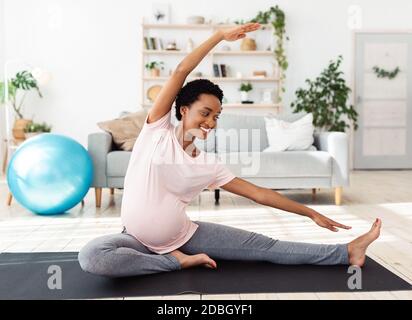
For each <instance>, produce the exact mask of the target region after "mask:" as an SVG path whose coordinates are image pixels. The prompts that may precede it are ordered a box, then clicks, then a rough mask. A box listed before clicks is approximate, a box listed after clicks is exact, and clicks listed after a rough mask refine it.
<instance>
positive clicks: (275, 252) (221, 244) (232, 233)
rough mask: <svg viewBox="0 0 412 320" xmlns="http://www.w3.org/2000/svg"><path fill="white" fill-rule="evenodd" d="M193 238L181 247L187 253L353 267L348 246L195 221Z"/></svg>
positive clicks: (217, 257) (237, 258)
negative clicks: (287, 238) (197, 226)
mask: <svg viewBox="0 0 412 320" xmlns="http://www.w3.org/2000/svg"><path fill="white" fill-rule="evenodd" d="M195 223H196V224H198V225H199V228H198V229H197V230H196V232H195V234H194V235H193V237H192V238H191V239H190V240H189V241H188V242H186V243H185V244H184V245H183V246H182V247H180V248H179V250H180V251H182V252H183V253H185V254H197V253H205V254H207V255H209V256H210V257H211V258H213V259H222V260H249V261H251V260H252V261H253V260H254V261H268V262H272V263H277V264H317V265H335V264H345V265H347V264H349V257H348V249H347V244H336V245H330V244H312V243H302V242H290V241H280V240H275V239H272V238H270V237H267V236H265V235H262V234H258V233H255V232H250V231H246V230H242V229H238V228H233V227H229V226H225V225H221V224H215V223H210V222H202V221H195Z"/></svg>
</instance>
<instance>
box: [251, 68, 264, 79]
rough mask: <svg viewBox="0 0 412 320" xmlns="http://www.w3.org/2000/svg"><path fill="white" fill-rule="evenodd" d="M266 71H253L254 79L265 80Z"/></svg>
mask: <svg viewBox="0 0 412 320" xmlns="http://www.w3.org/2000/svg"><path fill="white" fill-rule="evenodd" d="M266 75H267V74H266V71H265V70H256V71H253V77H255V78H265V77H266Z"/></svg>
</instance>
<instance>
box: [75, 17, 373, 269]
mask: <svg viewBox="0 0 412 320" xmlns="http://www.w3.org/2000/svg"><path fill="white" fill-rule="evenodd" d="M259 27H260V25H259V24H257V23H248V24H244V25H241V26H238V27H234V28H230V29H221V30H218V31H216V32H215V33H214V34H213V35H212V36H211V37H210V38H209V39H207V40H206V41H205V42H203V43H202V44H201V45H200V46H199V47H197V48H196V49H195V50H194V51H192V52H191V53H190V54H188V55H187V56H186V57H185V58H184V59H183V60H182V61H181V62H180V63H179V65H178V66H177V67H176V69H175V71H174V72H173V74H172V75H171V76H170V78H169V79H168V81H167V83H166V84H165V85H164V87H163V88H162V90H161V92H160V93H159V95H158V96H157V99H156V101H155V102H154V105H153V107H152V108H151V109H150V111H149V113H148V115H147V117H146V119H145V123H144V126H143V128H142V130H141V132H140V134H139V137H138V139H137V140H136V143H135V145H134V147H133V151H132V154H131V158H130V162H129V165H128V168H127V172H126V176H125V182H124V190H123V199H122V205H121V219H122V225H123V231H122V232H121V233H118V234H113V235H106V236H102V237H99V238H96V239H94V240H92V241H90V242H89V243H88V244H87V245H86V246H84V247H83V248H82V249H81V251H80V252H79V262H80V266H81V267H82V269H83V270H84V271H86V272H90V273H93V274H98V275H104V276H109V277H124V276H136V275H145V274H151V273H157V272H164V271H173V270H179V269H184V268H189V267H193V266H198V265H202V266H205V267H208V268H212V269H215V268H217V264H216V261H215V260H214V259H223V260H229V259H233V260H255V261H268V262H272V263H278V264H317V265H334V264H346V265H349V264H352V265H358V266H362V265H363V264H364V261H365V252H366V249H367V247H368V246H369V245H370V244H371V243H372V242H373V241H374V240H376V239H377V238H378V236H379V232H380V227H381V221H380V220H379V219H376V221H375V222H374V223H373V225H372V228H371V230H370V231H369V232H367V233H365V234H364V235H362V236H360V237H359V238H356V239H355V240H353V241H351V242H350V243H343V244H335V245H330V244H311V243H300V242H289V241H280V240H276V239H273V238H270V237H267V236H265V235H262V234H258V233H255V232H249V231H246V230H242V229H237V228H233V227H229V226H225V225H221V224H215V223H208V222H202V221H191V220H190V219H189V218H188V216H187V215H186V212H185V209H186V206H187V205H188V204H189V203H190V201H191V200H192V199H193V198H194V197H196V196H197V195H198V194H199V193H200V192H202V190H204V189H205V188H210V189H213V188H222V189H224V190H226V191H229V192H232V193H234V194H237V195H240V196H243V197H246V198H248V199H251V200H253V201H255V202H256V203H259V204H261V205H266V206H270V207H273V208H278V209H281V210H284V211H288V212H292V213H296V214H299V215H303V216H307V217H308V218H310V219H312V220H313V221H314V222H315V223H316V224H317V225H319V226H320V227H323V228H327V229H329V230H331V231H335V232H336V231H338V228H342V229H350V227H348V226H345V225H342V224H340V223H337V222H335V221H333V220H331V219H329V218H327V217H325V216H324V215H322V214H320V213H318V212H316V211H315V210H313V209H311V208H308V207H305V206H303V205H301V204H299V203H297V202H294V201H292V200H289V199H288V198H286V197H284V196H282V195H281V194H279V193H277V192H276V191H273V190H271V189H267V188H263V187H259V186H256V185H254V184H252V183H249V182H247V181H245V180H242V179H240V178H238V177H236V176H234V175H233V174H232V173H231V172H230V171H229V170H228V169H227V168H226V167H225V166H224V165H223V164H222V163H221V161H219V160H218V157H216V155H215V154H214V153H206V152H203V151H202V150H199V149H197V148H196V147H195V145H194V141H195V139H196V138H198V139H202V140H205V139H206V138H207V135H208V134H209V133H210V130H213V129H214V128H215V127H216V124H217V121H218V120H217V119H218V117H219V114H220V113H221V111H222V98H223V92H222V91H221V90H220V88H219V87H218V86H217V85H215V84H213V83H212V82H210V81H208V80H205V79H199V80H194V81H192V82H189V83H187V84H186V85H185V86H183V85H184V83H185V81H186V78H187V76H188V75H189V74H190V73H191V72H192V71H193V69H194V68H195V67H196V66H197V65H198V64H199V63H200V62H201V61H202V59H203V58H204V57H205V56H206V55H207V54H208V53H209V51H210V50H212V49H213V48H214V47H215V46H216V45H217V44H218V43H220V42H221V41H224V40H225V41H236V40H238V39H242V38H244V37H245V36H246V33H248V32H253V31H255V30H257V29H259ZM174 102H175V105H176V107H175V115H176V117H177V119H178V120H179V121H180V122H179V125H178V126H176V127H175V126H173V125H172V124H171V116H172V110H171V109H172V105H173V103H174Z"/></svg>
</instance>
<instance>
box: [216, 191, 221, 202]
mask: <svg viewBox="0 0 412 320" xmlns="http://www.w3.org/2000/svg"><path fill="white" fill-rule="evenodd" d="M219 198H220V189H216V190H215V204H218V203H219Z"/></svg>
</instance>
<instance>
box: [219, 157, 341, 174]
mask: <svg viewBox="0 0 412 320" xmlns="http://www.w3.org/2000/svg"><path fill="white" fill-rule="evenodd" d="M219 156H220V157H221V159H222V161H223V163H224V164H226V166H228V168H229V169H230V170H231V171H232V172H233V173H234V174H235V175H237V176H239V177H245V178H246V177H265V178H266V177H273V178H276V177H289V178H293V177H330V176H331V175H332V160H333V159H332V157H331V155H330V154H329V153H328V152H325V151H278V152H264V153H263V152H251V153H248V152H239V153H221V154H219ZM252 163H253V165H252Z"/></svg>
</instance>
